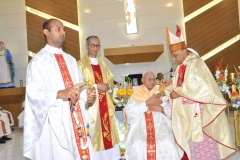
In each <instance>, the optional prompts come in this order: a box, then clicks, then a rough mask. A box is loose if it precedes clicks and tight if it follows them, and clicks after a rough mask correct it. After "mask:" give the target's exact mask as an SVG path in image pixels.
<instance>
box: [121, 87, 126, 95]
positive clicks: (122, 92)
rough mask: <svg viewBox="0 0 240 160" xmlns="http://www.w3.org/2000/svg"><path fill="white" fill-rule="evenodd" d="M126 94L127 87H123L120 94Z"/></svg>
mask: <svg viewBox="0 0 240 160" xmlns="http://www.w3.org/2000/svg"><path fill="white" fill-rule="evenodd" d="M125 94H126V89H124V88H122V89H121V90H120V93H119V95H120V96H124V95H125Z"/></svg>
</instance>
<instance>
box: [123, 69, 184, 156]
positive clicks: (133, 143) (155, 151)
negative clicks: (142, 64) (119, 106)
mask: <svg viewBox="0 0 240 160" xmlns="http://www.w3.org/2000/svg"><path fill="white" fill-rule="evenodd" d="M142 83H143V85H141V86H139V87H138V88H137V89H136V90H135V91H134V92H133V94H132V96H131V97H130V99H129V100H128V103H127V105H126V107H125V109H124V110H125V113H126V117H127V123H128V125H129V127H130V129H129V133H128V136H127V140H126V152H125V155H126V159H127V160H160V159H167V160H180V159H181V158H182V157H183V151H182V150H181V149H180V148H179V147H178V145H177V143H176V142H175V140H174V136H173V134H172V130H171V126H170V115H171V111H170V106H169V103H168V102H167V99H166V97H162V98H161V99H160V97H159V96H158V95H155V91H156V81H155V75H154V74H153V73H152V72H145V73H144V74H143V77H142Z"/></svg>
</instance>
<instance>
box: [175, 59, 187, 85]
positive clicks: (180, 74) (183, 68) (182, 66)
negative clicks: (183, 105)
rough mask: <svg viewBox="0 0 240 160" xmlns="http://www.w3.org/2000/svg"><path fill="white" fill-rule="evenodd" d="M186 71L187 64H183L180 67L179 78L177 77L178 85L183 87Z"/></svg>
mask: <svg viewBox="0 0 240 160" xmlns="http://www.w3.org/2000/svg"><path fill="white" fill-rule="evenodd" d="M185 71H186V65H184V64H182V65H181V66H180V67H179V69H178V79H177V87H181V86H182V83H183V81H184V75H185Z"/></svg>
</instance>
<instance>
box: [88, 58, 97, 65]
mask: <svg viewBox="0 0 240 160" xmlns="http://www.w3.org/2000/svg"><path fill="white" fill-rule="evenodd" d="M89 59H90V61H91V64H93V65H98V59H97V58H91V57H89Z"/></svg>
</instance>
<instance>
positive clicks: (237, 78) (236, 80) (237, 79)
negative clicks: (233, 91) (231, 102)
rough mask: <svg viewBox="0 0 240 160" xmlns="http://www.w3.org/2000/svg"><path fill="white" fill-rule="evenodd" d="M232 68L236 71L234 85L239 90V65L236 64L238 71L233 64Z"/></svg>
mask: <svg viewBox="0 0 240 160" xmlns="http://www.w3.org/2000/svg"><path fill="white" fill-rule="evenodd" d="M234 69H235V71H236V78H235V85H236V87H237V89H238V91H240V66H238V69H239V71H238V70H237V68H236V67H235V66H234Z"/></svg>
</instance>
